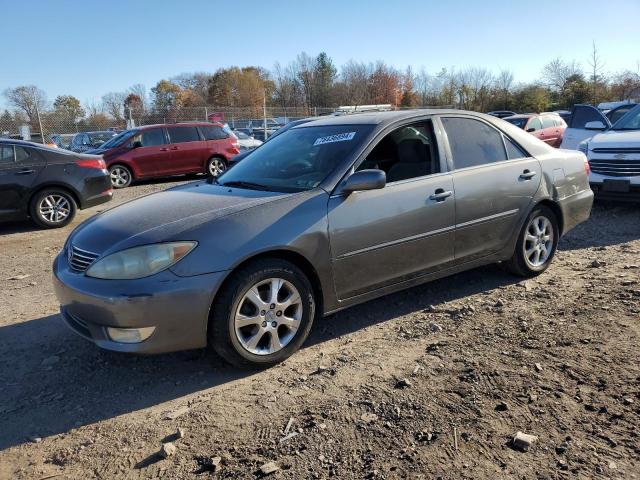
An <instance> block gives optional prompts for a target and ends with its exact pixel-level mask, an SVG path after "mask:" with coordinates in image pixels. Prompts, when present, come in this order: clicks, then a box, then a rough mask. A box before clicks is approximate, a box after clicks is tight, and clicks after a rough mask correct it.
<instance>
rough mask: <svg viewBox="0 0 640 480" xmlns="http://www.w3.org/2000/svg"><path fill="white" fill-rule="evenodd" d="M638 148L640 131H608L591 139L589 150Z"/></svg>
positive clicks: (639, 145)
mask: <svg viewBox="0 0 640 480" xmlns="http://www.w3.org/2000/svg"><path fill="white" fill-rule="evenodd" d="M634 147H635V148H638V147H640V130H624V131H621V130H608V131H606V132H602V133H599V134H597V135H594V136H593V137H591V140H589V149H590V150H593V149H594V148H634Z"/></svg>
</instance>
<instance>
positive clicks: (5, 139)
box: [0, 138, 42, 147]
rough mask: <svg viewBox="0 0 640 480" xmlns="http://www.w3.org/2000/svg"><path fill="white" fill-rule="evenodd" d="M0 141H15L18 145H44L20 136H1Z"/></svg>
mask: <svg viewBox="0 0 640 480" xmlns="http://www.w3.org/2000/svg"><path fill="white" fill-rule="evenodd" d="M0 143H15V144H16V145H24V146H27V147H42V144H41V143H36V142H29V141H27V140H20V139H18V138H0Z"/></svg>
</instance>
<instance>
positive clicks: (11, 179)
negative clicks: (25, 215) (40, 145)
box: [0, 144, 46, 216]
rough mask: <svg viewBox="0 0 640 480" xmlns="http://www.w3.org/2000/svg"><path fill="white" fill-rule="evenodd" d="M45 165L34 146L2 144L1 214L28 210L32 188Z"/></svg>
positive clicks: (0, 171) (0, 175)
mask: <svg viewBox="0 0 640 480" xmlns="http://www.w3.org/2000/svg"><path fill="white" fill-rule="evenodd" d="M45 166H46V163H45V160H44V157H43V156H41V155H39V154H38V153H37V152H36V151H35V149H33V148H26V147H23V146H19V145H15V146H14V145H8V144H5V145H0V216H6V215H10V214H12V213H15V212H17V211H26V209H27V201H28V199H29V195H30V193H31V188H32V187H33V185H34V183H35V181H36V179H37V178H38V175H39V174H40V172H41V171H42V170H43V169H44V168H45Z"/></svg>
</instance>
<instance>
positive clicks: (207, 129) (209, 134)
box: [199, 125, 227, 140]
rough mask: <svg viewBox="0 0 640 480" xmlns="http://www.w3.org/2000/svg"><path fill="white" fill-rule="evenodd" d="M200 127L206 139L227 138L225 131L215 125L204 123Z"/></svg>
mask: <svg viewBox="0 0 640 480" xmlns="http://www.w3.org/2000/svg"><path fill="white" fill-rule="evenodd" d="M199 128H200V131H201V132H202V136H203V137H204V139H205V140H222V139H224V138H227V134H226V133H225V131H224V130H223V129H222V128H220V127H217V126H215V125H204V126H201V127H199Z"/></svg>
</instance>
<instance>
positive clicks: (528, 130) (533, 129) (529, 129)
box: [527, 127, 536, 133]
mask: <svg viewBox="0 0 640 480" xmlns="http://www.w3.org/2000/svg"><path fill="white" fill-rule="evenodd" d="M535 131H536V129H535V128H533V127H531V128H527V132H529V133H532V132H535Z"/></svg>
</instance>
